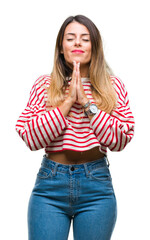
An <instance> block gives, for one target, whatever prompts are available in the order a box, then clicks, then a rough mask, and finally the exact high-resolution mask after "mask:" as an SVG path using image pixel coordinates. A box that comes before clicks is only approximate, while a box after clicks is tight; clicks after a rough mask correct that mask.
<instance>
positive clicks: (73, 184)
mask: <svg viewBox="0 0 150 240" xmlns="http://www.w3.org/2000/svg"><path fill="white" fill-rule="evenodd" d="M16 130H17V131H18V133H19V135H20V136H21V137H22V139H23V140H24V141H25V143H26V144H27V146H28V147H29V148H30V149H31V150H38V149H41V148H45V153H46V154H45V155H44V157H43V160H42V164H41V167H40V169H39V172H38V174H37V179H36V182H35V186H34V188H33V191H32V194H31V197H30V201H29V208H28V229H29V240H49V239H51V240H66V239H67V237H68V234H69V229H70V223H71V219H73V234H74V239H76V240H108V239H110V238H111V235H112V232H113V229H114V226H115V222H116V198H115V194H114V189H113V185H112V181H111V175H110V171H109V162H108V158H107V148H109V149H110V150H111V151H121V150H122V149H124V148H125V146H126V145H127V143H129V142H130V141H131V139H132V137H133V132H134V118H133V115H132V112H131V110H130V107H129V100H128V94H127V91H126V89H125V86H124V84H123V83H122V81H121V80H120V79H118V78H117V77H115V76H112V75H110V72H109V68H108V66H107V64H106V62H105V58H104V53H103V46H102V40H101V36H100V33H99V31H98V29H97V27H96V26H95V25H94V23H93V22H92V21H91V20H90V19H88V18H87V17H85V16H82V15H78V16H75V17H69V18H67V19H66V20H65V21H64V23H63V24H62V26H61V28H60V31H59V33H58V37H57V41H56V48H55V58H54V67H53V71H52V74H51V75H50V76H49V75H44V76H41V77H39V78H38V79H37V80H36V82H35V83H34V85H33V87H32V90H31V92H30V98H29V101H28V104H27V107H26V108H25V110H24V111H23V113H22V114H21V116H20V117H19V119H18V121H17V124H16Z"/></svg>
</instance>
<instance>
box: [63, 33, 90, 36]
mask: <svg viewBox="0 0 150 240" xmlns="http://www.w3.org/2000/svg"><path fill="white" fill-rule="evenodd" d="M65 35H73V36H75V33H66V34H65ZM81 35H82V36H86V35H90V34H89V33H82V34H81Z"/></svg>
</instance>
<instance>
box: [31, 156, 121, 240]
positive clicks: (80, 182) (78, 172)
mask: <svg viewBox="0 0 150 240" xmlns="http://www.w3.org/2000/svg"><path fill="white" fill-rule="evenodd" d="M116 217H117V204H116V198H115V194H114V189H113V185H112V179H111V175H110V171H109V164H108V160H107V157H106V156H105V157H103V158H101V159H98V160H95V161H92V162H87V163H84V164H73V165H71V164H69V165H65V164H60V163H57V162H54V161H52V160H49V159H47V157H46V155H45V156H44V157H43V160H42V164H41V167H40V169H39V172H38V174H37V178H36V182H35V186H34V188H33V191H32V194H31V197H30V200H29V206H28V235H29V240H67V239H68V235H69V230H70V224H71V221H73V222H72V223H73V235H74V240H110V239H111V235H112V232H113V229H114V226H115V222H116Z"/></svg>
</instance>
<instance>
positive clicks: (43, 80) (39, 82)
mask: <svg viewBox="0 0 150 240" xmlns="http://www.w3.org/2000/svg"><path fill="white" fill-rule="evenodd" d="M50 82H51V76H50V74H45V75H41V76H40V77H38V78H37V79H36V81H35V82H34V85H33V86H34V87H35V88H36V89H38V88H47V87H49V85H50Z"/></svg>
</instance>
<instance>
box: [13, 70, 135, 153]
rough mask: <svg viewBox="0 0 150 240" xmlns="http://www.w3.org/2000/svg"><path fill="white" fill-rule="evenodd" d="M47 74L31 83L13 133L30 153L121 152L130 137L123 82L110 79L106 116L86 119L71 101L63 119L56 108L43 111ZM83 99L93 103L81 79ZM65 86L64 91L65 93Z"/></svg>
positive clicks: (86, 82) (130, 116)
mask: <svg viewBox="0 0 150 240" xmlns="http://www.w3.org/2000/svg"><path fill="white" fill-rule="evenodd" d="M50 80H51V78H50V75H42V76H40V77H39V78H38V79H37V80H36V81H35V83H34V85H33V87H32V89H31V91H30V97H29V101H28V103H27V106H26V108H25V109H24V111H23V112H22V114H21V115H20V117H19V118H18V120H17V123H16V130H17V132H18V134H19V135H20V137H21V138H22V139H23V141H24V142H25V143H26V145H27V146H28V147H29V148H30V150H38V149H41V148H44V149H45V152H46V153H48V152H57V151H63V150H73V151H87V150H89V149H92V148H94V147H97V146H98V147H99V150H100V151H101V152H102V153H104V154H107V148H109V149H110V150H111V151H121V150H122V149H124V148H125V146H126V145H127V144H128V143H129V142H130V141H131V139H132V138H133V135H134V117H133V114H132V112H131V110H130V106H129V99H128V93H127V91H126V88H125V86H124V84H123V82H122V81H121V80H120V79H119V78H118V77H115V76H111V80H112V84H113V86H114V89H115V91H116V94H117V104H116V107H115V109H114V110H113V111H112V112H111V114H108V113H106V112H104V111H102V110H100V109H99V110H98V112H97V113H96V115H94V116H93V118H92V119H91V120H90V119H89V118H88V117H87V116H85V114H84V112H83V109H82V106H81V105H80V104H79V103H77V102H75V103H74V104H73V106H72V107H71V109H70V112H69V113H68V115H67V116H66V117H64V116H63V114H62V113H61V111H60V109H59V107H56V108H53V109H51V110H47V109H46V101H47V90H46V87H48V86H49V85H50ZM81 81H82V84H83V88H84V91H85V93H86V96H87V98H88V99H89V100H90V101H91V102H92V103H95V101H94V99H93V98H92V94H91V83H90V79H88V78H82V79H81ZM68 89H69V87H68V88H67V89H66V94H67V92H68Z"/></svg>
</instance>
